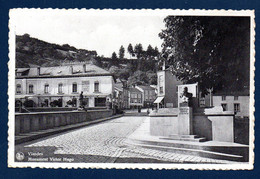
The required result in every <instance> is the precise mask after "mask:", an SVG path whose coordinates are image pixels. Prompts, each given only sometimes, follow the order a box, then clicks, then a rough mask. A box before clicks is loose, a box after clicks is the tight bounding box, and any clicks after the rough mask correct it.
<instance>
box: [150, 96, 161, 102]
mask: <svg viewBox="0 0 260 179" xmlns="http://www.w3.org/2000/svg"><path fill="white" fill-rule="evenodd" d="M163 98H164V96H159V97H157V98H156V100H155V101H154V102H153V103H160V102H161V101H162V100H163Z"/></svg>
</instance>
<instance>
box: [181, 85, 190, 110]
mask: <svg viewBox="0 0 260 179" xmlns="http://www.w3.org/2000/svg"><path fill="white" fill-rule="evenodd" d="M180 99H181V101H180V106H181V107H184V106H189V107H190V106H192V93H189V92H188V88H187V87H184V90H183V92H182V94H181V95H180Z"/></svg>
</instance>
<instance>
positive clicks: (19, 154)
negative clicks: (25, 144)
mask: <svg viewBox="0 0 260 179" xmlns="http://www.w3.org/2000/svg"><path fill="white" fill-rule="evenodd" d="M15 157H16V159H17V160H19V161H22V160H23V159H24V154H23V153H22V152H17V153H16V155H15Z"/></svg>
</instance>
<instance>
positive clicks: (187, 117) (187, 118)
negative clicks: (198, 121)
mask: <svg viewBox="0 0 260 179" xmlns="http://www.w3.org/2000/svg"><path fill="white" fill-rule="evenodd" d="M192 96H193V94H192V93H189V92H188V87H184V88H183V92H182V93H181V94H180V96H179V97H180V98H179V99H180V101H178V103H179V114H178V134H179V135H191V134H192V133H193V130H192Z"/></svg>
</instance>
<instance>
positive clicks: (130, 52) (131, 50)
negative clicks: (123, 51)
mask: <svg viewBox="0 0 260 179" xmlns="http://www.w3.org/2000/svg"><path fill="white" fill-rule="evenodd" d="M127 51H128V53H129V54H130V56H133V57H134V56H135V55H134V49H133V46H132V44H131V43H130V44H129V45H128V47H127Z"/></svg>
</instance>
